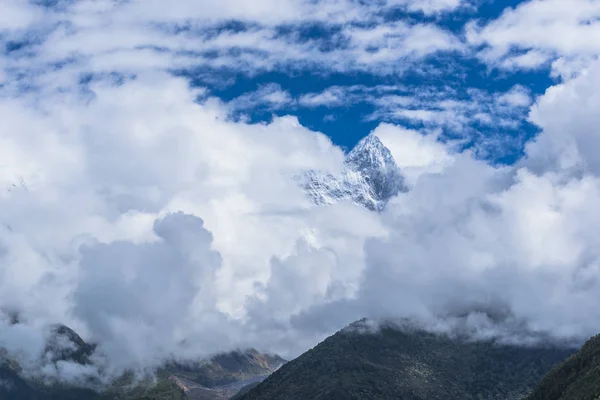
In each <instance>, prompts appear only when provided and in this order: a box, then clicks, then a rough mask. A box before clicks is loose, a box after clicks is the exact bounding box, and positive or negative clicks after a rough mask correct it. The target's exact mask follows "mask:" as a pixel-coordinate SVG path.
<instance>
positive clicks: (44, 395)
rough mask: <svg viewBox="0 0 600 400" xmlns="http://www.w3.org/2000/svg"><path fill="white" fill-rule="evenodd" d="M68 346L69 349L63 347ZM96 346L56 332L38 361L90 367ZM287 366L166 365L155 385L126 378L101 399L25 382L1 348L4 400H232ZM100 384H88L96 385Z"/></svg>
mask: <svg viewBox="0 0 600 400" xmlns="http://www.w3.org/2000/svg"><path fill="white" fill-rule="evenodd" d="M65 344H68V345H65ZM95 350H96V346H94V345H90V344H88V343H86V342H85V341H84V340H83V339H82V338H81V337H79V335H77V333H75V332H74V331H73V330H71V329H70V328H68V327H66V326H64V325H57V326H56V327H54V328H53V334H52V335H51V336H50V338H49V340H48V343H47V344H46V347H45V349H44V354H41V355H40V356H41V357H42V358H44V359H46V360H50V362H51V363H57V362H59V361H70V362H74V363H77V364H81V365H86V364H91V363H92V361H91V356H92V354H93V353H94V351H95ZM283 363H285V360H283V359H282V358H280V357H278V356H272V355H265V354H261V353H259V352H258V351H256V350H252V349H251V350H247V351H236V352H232V353H226V354H220V355H217V356H215V357H213V358H212V359H210V360H206V361H199V362H194V363H185V364H183V363H176V362H171V363H168V364H167V365H166V366H165V367H164V368H161V369H160V370H159V371H158V373H157V378H158V379H157V381H155V380H146V381H142V382H137V383H136V382H135V381H134V380H133V375H132V374H130V373H126V374H124V375H123V376H122V377H121V378H119V379H117V380H115V381H114V382H113V383H112V384H111V385H110V386H109V387H105V388H103V390H102V391H101V392H100V393H98V392H96V391H94V390H91V389H84V388H77V387H73V386H68V385H65V384H62V383H60V382H54V383H50V384H49V383H47V382H41V381H40V380H38V379H35V378H30V377H25V376H24V374H23V373H22V370H21V367H20V366H19V364H18V363H17V362H15V361H14V360H11V359H10V358H9V357H8V354H7V353H6V351H3V350H2V349H1V348H0V400H115V399H118V400H184V399H186V398H190V399H194V400H217V399H229V398H231V397H232V396H234V395H235V394H236V393H237V392H238V391H239V390H240V389H241V388H242V387H244V386H246V385H248V384H252V383H256V382H260V381H261V380H263V379H264V378H266V377H267V376H268V375H269V374H271V373H272V372H273V371H274V370H276V369H277V368H279V367H280V366H281V365H282V364H283ZM94 383H97V382H90V385H91V384H94Z"/></svg>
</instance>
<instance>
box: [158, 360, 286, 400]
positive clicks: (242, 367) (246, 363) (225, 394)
mask: <svg viewBox="0 0 600 400" xmlns="http://www.w3.org/2000/svg"><path fill="white" fill-rule="evenodd" d="M285 362H286V361H285V360H284V359H283V358H281V357H279V356H276V355H268V354H262V353H260V352H258V351H256V350H254V349H249V350H246V351H235V352H231V353H224V354H219V355H216V356H214V357H213V358H211V359H209V360H203V361H199V362H195V363H178V362H170V363H168V364H167V366H166V367H165V370H166V372H167V373H168V375H169V376H170V378H171V379H172V380H173V381H174V382H176V383H177V384H178V385H179V386H180V387H181V388H182V389H184V391H185V392H186V394H187V395H188V397H189V398H192V399H229V398H231V397H232V396H234V395H235V394H237V392H238V391H239V390H240V389H242V388H243V387H245V386H246V385H250V384H254V383H257V382H260V381H262V380H264V379H265V378H267V377H268V376H269V375H270V374H271V373H273V372H274V371H276V370H277V369H279V368H280V367H281V366H282V365H283V364H285Z"/></svg>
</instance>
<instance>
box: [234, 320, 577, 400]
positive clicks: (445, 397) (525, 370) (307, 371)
mask: <svg viewBox="0 0 600 400" xmlns="http://www.w3.org/2000/svg"><path fill="white" fill-rule="evenodd" d="M361 324H364V322H359V323H355V324H353V325H351V328H350V329H345V330H342V331H340V332H338V333H336V334H335V335H333V336H331V337H329V338H328V339H326V340H325V341H324V342H322V343H321V344H319V345H318V346H316V347H315V348H313V349H312V350H310V351H308V352H306V353H304V354H303V355H301V356H300V357H299V358H297V359H296V360H294V361H291V362H289V363H287V364H286V365H284V366H283V367H281V368H280V369H279V370H278V371H277V372H275V373H274V374H272V375H271V376H270V377H269V378H267V379H266V380H265V381H264V382H262V383H261V384H259V385H258V386H256V387H254V388H252V389H250V390H249V391H248V392H247V393H246V394H245V395H242V396H241V397H240V398H241V399H243V400H267V399H268V400H273V399H286V400H296V399H297V400H304V399H311V400H337V399H339V400H360V399H368V400H384V399H385V400H387V399H406V400H432V399H440V400H471V399H472V400H512V399H522V398H524V397H526V396H527V395H528V394H529V393H530V392H531V390H532V388H533V387H534V386H535V384H536V383H537V382H538V381H539V380H540V379H541V377H542V376H543V375H544V374H545V373H546V372H547V371H549V370H550V368H551V367H552V366H554V365H555V364H557V363H559V362H561V361H562V360H564V359H565V358H566V357H568V356H569V355H571V354H572V353H573V350H570V349H565V348H561V347H553V346H539V347H518V346H510V345H503V344H499V343H495V342H493V341H486V342H473V341H468V340H466V339H456V338H450V337H448V336H444V335H437V334H432V333H427V332H424V331H422V330H417V329H402V330H400V329H398V328H396V327H392V326H387V327H382V328H381V330H380V331H378V332H377V333H358V332H357V329H358V328H360V327H361ZM545 400H546V399H545Z"/></svg>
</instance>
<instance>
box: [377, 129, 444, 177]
mask: <svg viewBox="0 0 600 400" xmlns="http://www.w3.org/2000/svg"><path fill="white" fill-rule="evenodd" d="M373 134H375V135H377V137H378V138H379V139H380V140H381V142H382V143H383V144H384V145H385V146H386V147H387V148H388V149H390V151H391V153H392V156H393V157H394V160H395V161H396V164H398V166H399V167H400V168H401V169H402V174H403V175H404V176H405V178H406V180H407V184H409V185H410V186H414V185H415V184H416V182H417V180H418V179H419V177H420V176H421V175H423V174H434V173H441V172H442V171H443V170H444V168H445V167H447V166H448V165H450V164H451V163H452V162H453V160H454V157H453V155H452V154H451V152H450V148H449V147H448V146H446V145H444V144H442V143H440V142H439V141H438V138H437V135H435V134H429V135H424V134H423V133H420V132H417V131H413V130H408V129H403V128H400V127H398V126H394V125H389V124H381V125H379V126H378V127H377V129H375V130H374V131H373Z"/></svg>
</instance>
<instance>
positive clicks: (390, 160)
mask: <svg viewBox="0 0 600 400" xmlns="http://www.w3.org/2000/svg"><path fill="white" fill-rule="evenodd" d="M346 164H350V165H365V164H366V165H369V166H371V167H373V166H379V167H381V166H388V167H392V168H393V167H395V168H398V166H397V165H396V162H395V161H394V157H393V156H392V153H391V152H390V150H389V149H388V148H387V147H385V145H384V144H383V143H381V140H380V139H379V138H378V137H377V136H376V135H374V134H372V133H371V134H369V135H368V136H366V137H364V138H363V139H361V141H360V142H358V144H357V145H356V146H355V147H354V148H353V149H352V151H350V153H348V155H347V156H346Z"/></svg>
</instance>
